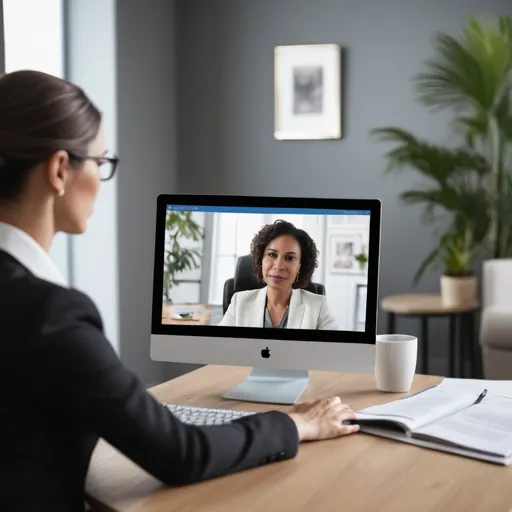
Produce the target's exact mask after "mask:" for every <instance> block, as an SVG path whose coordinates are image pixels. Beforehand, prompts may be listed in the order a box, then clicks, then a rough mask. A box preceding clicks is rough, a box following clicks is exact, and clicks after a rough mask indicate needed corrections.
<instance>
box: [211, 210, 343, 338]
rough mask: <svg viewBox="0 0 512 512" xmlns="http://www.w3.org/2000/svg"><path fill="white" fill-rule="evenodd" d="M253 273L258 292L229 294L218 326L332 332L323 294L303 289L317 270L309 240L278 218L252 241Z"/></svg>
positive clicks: (304, 233) (315, 256) (333, 327)
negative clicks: (262, 285)
mask: <svg viewBox="0 0 512 512" xmlns="http://www.w3.org/2000/svg"><path fill="white" fill-rule="evenodd" d="M251 254H252V259H253V266H254V271H255V273H256V278H257V279H258V281H259V282H262V283H264V285H265V286H264V287H263V288H259V289H256V290H246V291H241V292H237V293H235V294H234V295H233V297H232V299H231V303H230V305H229V307H228V309H227V311H226V313H225V315H224V317H223V318H222V320H221V321H220V323H219V325H227V326H237V327H278V328H289V329H324V330H336V329H337V328H338V326H337V323H336V321H335V319H334V318H333V316H332V315H331V313H330V311H329V308H328V306H327V300H326V298H325V296H323V295H317V294H315V293H311V292H308V291H306V290H304V289H303V288H304V287H306V286H307V285H308V284H309V283H310V280H311V277H312V275H313V272H314V271H315V268H316V267H317V266H318V250H317V248H316V245H315V242H314V241H313V239H312V238H311V237H310V236H309V235H308V234H307V233H306V232H305V231H304V230H303V229H298V228H296V227H295V226H294V225H293V224H292V223H291V222H287V221H284V220H277V221H276V222H274V223H273V224H268V225H266V226H264V227H263V228H262V229H261V230H260V231H259V232H258V233H257V234H256V235H255V237H254V238H253V240H252V243H251Z"/></svg>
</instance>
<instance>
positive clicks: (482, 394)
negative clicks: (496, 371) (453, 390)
mask: <svg viewBox="0 0 512 512" xmlns="http://www.w3.org/2000/svg"><path fill="white" fill-rule="evenodd" d="M485 395H487V389H484V390H483V391H482V392H481V393H480V395H479V397H478V398H477V399H476V402H475V403H474V404H473V405H476V404H479V403H480V402H481V401H482V400H483V399H484V397H485Z"/></svg>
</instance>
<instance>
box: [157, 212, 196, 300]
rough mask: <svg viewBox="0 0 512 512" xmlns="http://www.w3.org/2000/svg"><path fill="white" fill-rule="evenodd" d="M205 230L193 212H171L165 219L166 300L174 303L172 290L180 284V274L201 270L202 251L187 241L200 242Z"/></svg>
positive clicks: (164, 287)
mask: <svg viewBox="0 0 512 512" xmlns="http://www.w3.org/2000/svg"><path fill="white" fill-rule="evenodd" d="M203 231H204V230H203V228H202V227H201V226H200V225H199V224H198V223H197V222H196V221H195V220H194V218H193V217H192V212H191V211H176V210H170V211H168V212H167V215H166V219H165V232H166V240H165V257H164V283H163V285H164V286H163V290H164V298H165V300H166V302H167V303H170V302H172V300H171V297H170V291H171V289H172V288H173V287H174V286H175V285H177V284H179V280H178V279H177V278H178V276H179V274H180V273H182V272H184V271H187V270H193V269H196V268H199V263H200V261H201V257H202V254H201V251H200V249H199V248H197V247H190V245H189V243H187V241H192V242H200V241H201V240H202V239H203V235H204V233H203Z"/></svg>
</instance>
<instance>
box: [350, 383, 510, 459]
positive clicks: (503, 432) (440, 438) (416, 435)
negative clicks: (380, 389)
mask: <svg viewBox="0 0 512 512" xmlns="http://www.w3.org/2000/svg"><path fill="white" fill-rule="evenodd" d="M482 391H484V390H481V392H478V393H477V392H475V391H474V390H468V389H467V388H464V387H463V386H460V387H459V386H454V385H451V386H443V385H442V384H441V385H439V386H436V387H433V388H430V389H427V390H425V391H422V392H420V393H418V394H416V395H412V396H410V397H407V398H403V399H400V400H395V401H393V402H389V403H387V404H383V405H376V406H373V407H368V408H366V409H362V410H360V411H358V412H357V413H356V419H355V420H354V421H353V423H358V424H359V425H360V427H361V432H366V433H368V434H373V435H377V436H382V437H387V438H390V439H395V440H397V441H402V442H406V443H410V444H415V445H418V446H422V447H424V448H431V449H435V450H441V451H446V452H451V453H455V454H458V455H464V456H467V457H472V458H475V459H482V460H486V461H489V462H494V463H497V464H504V465H509V464H510V463H511V462H512V399H510V398H506V397H502V396H497V395H492V394H489V393H487V394H486V393H485V392H484V393H482Z"/></svg>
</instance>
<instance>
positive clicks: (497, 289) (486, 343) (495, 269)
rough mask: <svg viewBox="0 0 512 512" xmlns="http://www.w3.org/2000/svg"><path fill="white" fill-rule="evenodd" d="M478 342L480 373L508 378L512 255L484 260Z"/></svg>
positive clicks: (511, 346)
mask: <svg viewBox="0 0 512 512" xmlns="http://www.w3.org/2000/svg"><path fill="white" fill-rule="evenodd" d="M482 285H483V287H482V299H483V302H482V321H481V324H480V345H481V348H482V361H483V370H484V377H485V378H486V379H498V380H501V379H507V380H509V379H512V259H503V260H489V261H486V262H484V266H483V283H482Z"/></svg>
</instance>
